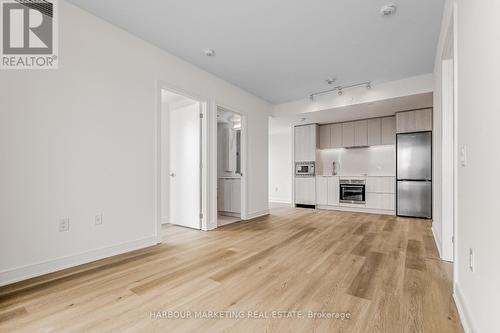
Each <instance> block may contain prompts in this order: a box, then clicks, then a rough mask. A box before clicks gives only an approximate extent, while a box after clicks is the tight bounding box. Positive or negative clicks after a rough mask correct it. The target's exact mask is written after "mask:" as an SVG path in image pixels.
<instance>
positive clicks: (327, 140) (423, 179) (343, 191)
mask: <svg viewBox="0 0 500 333" xmlns="http://www.w3.org/2000/svg"><path fill="white" fill-rule="evenodd" d="M431 135H432V108H425V109H417V110H409V111H401V112H396V113H395V115H393V116H384V117H377V118H369V119H360V120H355V121H346V122H339V123H321V124H306V125H299V126H295V128H294V161H295V168H294V170H295V173H294V174H295V177H294V188H295V191H294V193H295V199H294V204H295V206H297V207H305V208H316V209H332V210H341V211H352V212H363V213H375V214H384V215H398V216H408V217H420V218H432V177H431V174H432V157H431V155H432V147H431V146H432V143H431Z"/></svg>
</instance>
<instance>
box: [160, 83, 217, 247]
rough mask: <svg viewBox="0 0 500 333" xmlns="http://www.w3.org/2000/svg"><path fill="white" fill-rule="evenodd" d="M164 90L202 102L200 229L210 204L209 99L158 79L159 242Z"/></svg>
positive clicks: (205, 227) (204, 222)
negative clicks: (208, 200)
mask: <svg viewBox="0 0 500 333" xmlns="http://www.w3.org/2000/svg"><path fill="white" fill-rule="evenodd" d="M162 90H168V91H170V92H172V93H175V94H179V95H182V96H184V97H187V98H190V99H193V100H196V101H198V102H199V103H200V112H201V114H202V115H203V116H202V117H201V118H200V131H201V133H200V134H201V136H200V139H201V142H200V153H201V154H200V155H201V156H200V175H201V177H200V192H201V202H200V203H201V212H200V213H201V214H202V215H201V218H200V229H201V230H207V224H208V223H207V217H208V205H207V193H208V184H207V179H208V170H207V168H206V167H204V166H208V162H207V157H208V153H207V151H208V147H209V144H208V132H207V129H208V125H207V124H208V121H207V118H208V114H209V106H210V103H209V99H208V98H206V97H204V96H201V95H198V94H196V93H192V92H190V91H187V90H184V89H182V88H179V87H176V86H174V85H171V84H168V83H166V82H164V81H159V80H158V81H156V84H155V96H156V114H155V227H156V229H155V230H156V234H155V236H156V239H157V242H158V243H161V222H162V221H161V220H162V216H161V202H162V195H161V190H162V186H161V185H162V175H161V173H162V172H161V171H162V163H161V156H162V151H161V143H162V142H161V137H162V131H161V123H162V106H163V105H162Z"/></svg>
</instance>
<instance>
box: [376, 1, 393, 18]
mask: <svg viewBox="0 0 500 333" xmlns="http://www.w3.org/2000/svg"><path fill="white" fill-rule="evenodd" d="M395 12H396V5H394V4H388V5H385V6H383V7H382V8H380V11H379V13H380V15H382V16H389V15H392V14H394V13H395Z"/></svg>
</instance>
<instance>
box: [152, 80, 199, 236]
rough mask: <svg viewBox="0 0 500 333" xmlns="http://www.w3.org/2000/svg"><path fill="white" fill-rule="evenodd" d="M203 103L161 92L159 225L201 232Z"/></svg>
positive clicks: (164, 91) (175, 93) (179, 95)
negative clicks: (199, 230)
mask: <svg viewBox="0 0 500 333" xmlns="http://www.w3.org/2000/svg"><path fill="white" fill-rule="evenodd" d="M205 104H206V103H204V102H203V101H201V100H198V99H194V98H191V97H188V96H187V95H183V94H180V93H177V92H173V91H170V90H167V89H161V113H160V123H161V128H160V132H161V135H160V137H161V139H160V140H161V145H160V146H161V162H160V169H161V182H160V183H161V195H160V205H159V206H160V207H159V209H160V214H161V223H162V224H167V223H168V224H173V225H178V226H182V227H188V228H193V229H201V228H202V218H203V214H202V212H203V201H204V200H203V195H202V194H203V173H202V168H201V166H202V157H203V153H202V152H203V114H204V109H205Z"/></svg>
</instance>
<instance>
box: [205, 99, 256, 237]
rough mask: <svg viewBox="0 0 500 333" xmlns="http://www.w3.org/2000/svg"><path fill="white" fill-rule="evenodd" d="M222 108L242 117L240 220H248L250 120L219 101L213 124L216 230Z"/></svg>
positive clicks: (235, 109) (215, 109) (214, 217)
mask: <svg viewBox="0 0 500 333" xmlns="http://www.w3.org/2000/svg"><path fill="white" fill-rule="evenodd" d="M218 107H221V108H223V109H225V110H227V111H230V112H233V113H235V114H237V115H239V116H240V117H241V134H240V140H241V147H240V154H241V174H242V176H241V198H240V199H241V202H240V207H241V213H240V218H241V220H242V221H243V220H246V219H247V204H246V203H247V179H248V178H247V172H248V168H247V166H248V149H247V148H248V141H247V138H248V128H247V125H248V119H247V114H246V113H245V112H243V111H241V110H239V109H237V108H235V107H232V106H230V105H227V104H224V103H220V102H218V101H215V102H214V108H213V109H214V117H213V120H214V124H213V131H212V133H213V142H214V145H213V147H215V151H214V155H213V156H215V158H214V161H213V162H214V163H215V164H214V165H213V166H212V170H214V175H213V177H214V184H215V186H214V189H213V191H212V195H213V198H215V199H214V203H213V205H212V207H214V210H213V217H212V218H213V221H215V228H217V226H218V216H217V213H218V211H217V181H218V175H217V167H218V166H217V163H218V158H217V147H218V145H217V144H218V142H217V140H218V138H217V108H218Z"/></svg>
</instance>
